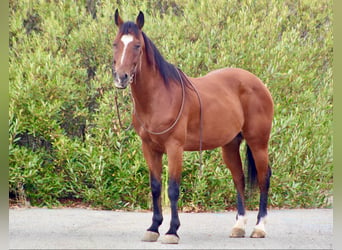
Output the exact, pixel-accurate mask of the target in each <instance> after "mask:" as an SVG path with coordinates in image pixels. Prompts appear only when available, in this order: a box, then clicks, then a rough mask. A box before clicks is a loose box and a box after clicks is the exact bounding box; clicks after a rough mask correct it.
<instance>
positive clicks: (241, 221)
mask: <svg viewBox="0 0 342 250" xmlns="http://www.w3.org/2000/svg"><path fill="white" fill-rule="evenodd" d="M246 224H247V217H246V216H243V215H238V218H237V220H236V223H235V225H234V227H235V228H241V229H245V228H246Z"/></svg>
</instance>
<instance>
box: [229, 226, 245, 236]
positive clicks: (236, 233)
mask: <svg viewBox="0 0 342 250" xmlns="http://www.w3.org/2000/svg"><path fill="white" fill-rule="evenodd" d="M245 234H246V232H245V230H244V229H243V228H238V227H234V228H233V229H232V232H231V234H230V236H229V237H230V238H243V237H245Z"/></svg>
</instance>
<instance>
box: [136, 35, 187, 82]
mask: <svg viewBox="0 0 342 250" xmlns="http://www.w3.org/2000/svg"><path fill="white" fill-rule="evenodd" d="M142 35H143V38H144V43H145V47H146V55H147V61H148V63H149V64H151V65H154V67H155V69H156V70H157V71H159V73H160V75H161V76H162V78H163V80H164V83H165V84H166V85H169V82H170V81H172V80H174V81H175V82H177V83H178V82H179V81H180V79H179V77H180V76H181V75H180V73H179V72H178V69H177V68H176V67H175V66H174V65H173V64H171V63H169V62H167V61H166V60H165V59H164V57H163V56H162V55H161V54H160V52H159V50H158V49H157V47H156V46H155V45H154V43H153V42H152V41H151V40H150V39H149V38H148V37H147V35H146V34H145V33H144V32H142ZM181 77H182V78H183V76H181Z"/></svg>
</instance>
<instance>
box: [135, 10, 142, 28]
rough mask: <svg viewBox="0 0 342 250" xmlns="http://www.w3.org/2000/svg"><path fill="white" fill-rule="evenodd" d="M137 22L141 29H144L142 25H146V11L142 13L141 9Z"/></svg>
mask: <svg viewBox="0 0 342 250" xmlns="http://www.w3.org/2000/svg"><path fill="white" fill-rule="evenodd" d="M135 23H136V25H137V26H138V28H139V29H142V27H143V26H144V13H142V11H139V15H138V17H137V20H136V21H135Z"/></svg>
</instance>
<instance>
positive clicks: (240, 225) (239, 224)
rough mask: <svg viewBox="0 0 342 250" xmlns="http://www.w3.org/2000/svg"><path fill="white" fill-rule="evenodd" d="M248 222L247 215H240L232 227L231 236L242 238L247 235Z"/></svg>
mask: <svg viewBox="0 0 342 250" xmlns="http://www.w3.org/2000/svg"><path fill="white" fill-rule="evenodd" d="M246 224H247V217H246V216H243V215H238V216H237V219H236V223H235V225H234V227H233V229H232V232H231V234H230V237H231V238H242V237H245V234H246V230H245V229H246Z"/></svg>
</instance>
